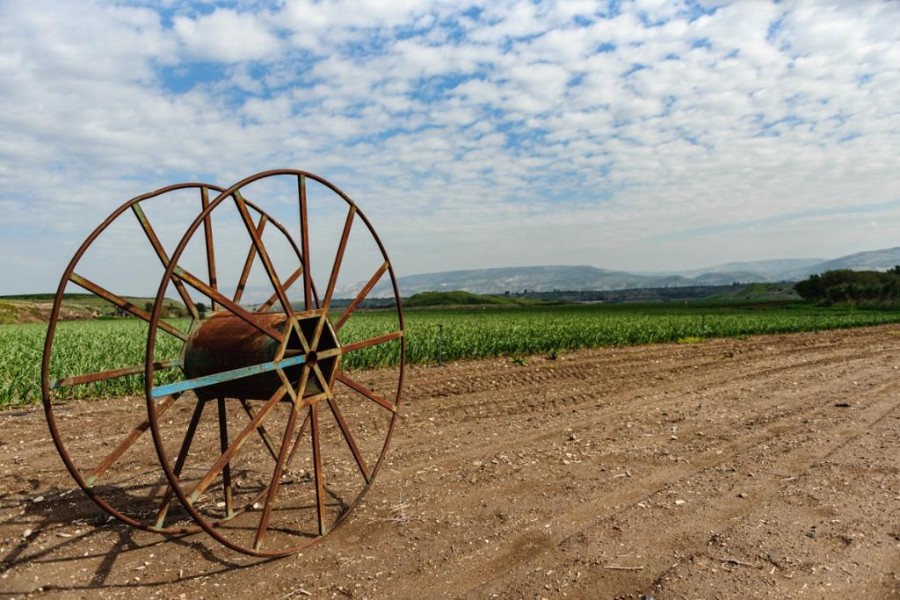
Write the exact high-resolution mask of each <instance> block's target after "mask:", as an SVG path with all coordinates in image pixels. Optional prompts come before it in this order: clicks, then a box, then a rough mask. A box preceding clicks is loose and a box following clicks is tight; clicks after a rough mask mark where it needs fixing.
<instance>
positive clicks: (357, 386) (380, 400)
mask: <svg viewBox="0 0 900 600" xmlns="http://www.w3.org/2000/svg"><path fill="white" fill-rule="evenodd" d="M335 379H337V380H338V381H340V382H341V383H343V384H344V385H346V386H347V387H349V388H350V389H352V390H354V391H355V392H358V393H359V394H362V395H363V396H365V397H366V398H368V399H369V400H371V401H372V402H375V403H376V404H380V405H381V406H383V407H384V408H386V409H388V410H389V411H391V412H394V413H395V412H397V406H396V405H395V404H394V403H393V402H391V401H390V400H388V399H386V398H384V397H382V396H380V395H379V394H376V393H375V392H373V391H372V390H370V389H368V388H367V387H365V386H364V385H362V384H361V383H357V382H356V381H353V380H352V379H350V378H349V377H348V376H347V375H345V374H344V373H338V374H337V375H335Z"/></svg>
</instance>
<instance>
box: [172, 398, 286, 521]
mask: <svg viewBox="0 0 900 600" xmlns="http://www.w3.org/2000/svg"><path fill="white" fill-rule="evenodd" d="M284 395H285V389H284V386H281V387H279V388H278V389H277V390H276V391H275V393H274V394H272V397H271V398H269V399H268V400H266V403H265V404H264V405H263V406H262V408H261V409H260V410H259V412H258V413H257V414H256V417H254V418H253V419H252V420H251V421H250V423H248V424H247V425H246V426H245V427H244V429H243V431H241V433H239V434H238V436H237V438H235V440H234V442H232V443H231V445H230V446H228V449H227V450H225V452H223V453H222V454H221V456H219V458H218V459H217V460H216V462H215V463H213V466H212V467H210V469H209V471H207V472H206V474H205V475H204V476H203V478H202V479H200V481H198V482H197V484H196V485H195V486H194V488H193V489H192V490H191V492H190V494H188V499H189V501H190V502H192V503H193V502H196V501H197V499H198V498H199V497H200V494H202V493H203V492H204V491H206V488H208V487H209V486H210V484H211V483H212V482H213V480H214V479H215V478H216V477H217V476H218V475H219V473H221V472H222V469H224V468H225V465H227V464H228V463H229V462H231V459H232V458H234V455H235V454H237V452H238V450H240V449H241V446H242V445H243V444H244V442H245V441H247V438H248V437H250V434H251V433H253V432H254V431H255V430H256V428H257V427H258V426H259V424H260V423H262V421H263V419H265V418H266V417H267V416H268V415H269V413H270V412H272V409H273V408H275V406H276V405H277V404H278V401H279V400H281V399H282V398H283V397H284Z"/></svg>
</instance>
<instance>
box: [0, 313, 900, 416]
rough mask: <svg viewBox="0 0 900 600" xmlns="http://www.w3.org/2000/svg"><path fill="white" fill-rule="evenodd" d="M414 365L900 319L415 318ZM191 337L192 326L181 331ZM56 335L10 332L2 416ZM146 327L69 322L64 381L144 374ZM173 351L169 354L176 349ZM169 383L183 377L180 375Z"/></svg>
mask: <svg viewBox="0 0 900 600" xmlns="http://www.w3.org/2000/svg"><path fill="white" fill-rule="evenodd" d="M405 320H406V339H407V360H408V361H409V362H410V363H419V364H429V363H439V362H446V361H458V360H469V359H478V358H487V357H498V356H501V357H502V356H505V357H508V358H509V359H510V360H512V361H516V360H521V357H524V356H529V355H544V356H559V355H560V354H562V353H564V352H570V351H573V350H577V349H580V348H593V347H602V346H623V345H633V344H647V343H658V342H681V343H700V342H702V341H703V340H705V339H709V338H713V337H732V338H736V339H743V338H745V337H746V336H749V335H756V334H769V333H790V332H800V331H818V330H824V329H836V328H845V327H860V326H867V325H878V324H885V323H900V312H895V311H877V310H856V309H853V308H852V307H829V308H825V307H815V306H810V305H806V304H803V303H798V302H773V303H760V302H758V301H749V300H748V301H729V302H718V303H716V302H707V303H700V302H696V303H681V302H677V303H676V302H671V303H653V304H627V303H621V304H585V305H562V306H546V305H544V306H516V307H498V306H490V307H487V306H486V307H474V308H473V307H468V308H436V309H414V308H413V309H409V310H407V311H406V312H405ZM181 326H182V327H183V328H186V327H187V325H186V321H185V323H184V324H182V325H181ZM395 328H396V315H395V313H394V312H393V311H391V310H385V311H362V310H361V311H357V313H356V314H355V315H354V316H353V318H352V319H350V320H349V321H348V323H347V325H346V326H345V327H344V329H342V330H341V336H340V337H341V342H342V343H344V344H346V343H349V342H352V341H357V340H364V339H368V338H374V337H376V336H378V335H381V334H384V333H389V332H391V331H392V330H393V329H395ZM45 332H46V325H43V324H25V325H2V326H0V407H12V406H21V405H31V404H35V403H38V402H40V363H41V356H42V351H43V341H44V336H45ZM145 340H146V324H145V323H143V322H142V321H139V320H137V319H130V318H129V319H113V320H91V321H75V322H63V323H60V324H59V327H58V331H57V339H56V343H55V344H54V356H53V362H52V367H53V369H52V370H53V373H52V375H53V376H54V377H61V376H68V375H75V374H83V373H90V372H96V371H101V370H106V369H113V368H118V367H124V366H130V365H140V364H143V360H144V354H143V353H144V344H145ZM159 343H160V346H159V352H158V358H169V357H171V356H173V355H177V353H178V348H180V345H179V343H178V342H177V341H176V340H174V338H170V336H168V335H163V336H161V337H160V342H159ZM166 344H169V346H167V345H166ZM399 360H400V344H399V342H398V341H392V342H388V343H384V344H380V345H377V346H373V347H369V348H365V349H362V350H359V351H356V352H352V353H350V354H348V355H346V356H345V357H344V359H343V362H342V366H343V368H346V369H348V370H356V369H365V368H372V367H382V366H390V365H396V364H397V363H398V362H399ZM161 376H168V377H172V378H174V377H177V376H178V373H177V371H174V370H170V371H168V372H167V373H165V374H163V375H161ZM142 391H143V377H142V376H141V375H131V376H128V377H123V378H119V379H117V380H115V382H113V383H111V384H109V385H107V384H91V385H83V386H73V387H70V388H67V390H66V393H67V394H71V395H72V397H100V396H120V395H125V394H139V393H142Z"/></svg>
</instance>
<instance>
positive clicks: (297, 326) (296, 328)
mask: <svg viewBox="0 0 900 600" xmlns="http://www.w3.org/2000/svg"><path fill="white" fill-rule="evenodd" d="M291 328H292V329H293V330H294V333H296V334H297V339H298V340H300V345H301V346H302V347H303V352H304V354H305V353H307V352H309V351H311V350H312V347H311V346H310V345H309V340H308V339H306V335H305V334H304V333H303V329H301V328H300V322H299V321H297V320H296V319H294V320H293V321H292V322H291Z"/></svg>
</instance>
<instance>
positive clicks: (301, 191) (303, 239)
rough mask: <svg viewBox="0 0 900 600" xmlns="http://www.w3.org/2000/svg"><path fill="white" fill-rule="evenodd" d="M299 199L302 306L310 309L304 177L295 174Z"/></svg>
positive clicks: (310, 287) (310, 283)
mask: <svg viewBox="0 0 900 600" xmlns="http://www.w3.org/2000/svg"><path fill="white" fill-rule="evenodd" d="M297 193H298V195H299V200H300V260H301V261H302V264H303V308H304V309H305V310H312V308H313V306H312V271H310V270H309V214H308V211H307V201H306V200H307V199H306V177H304V176H303V175H298V176H297Z"/></svg>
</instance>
